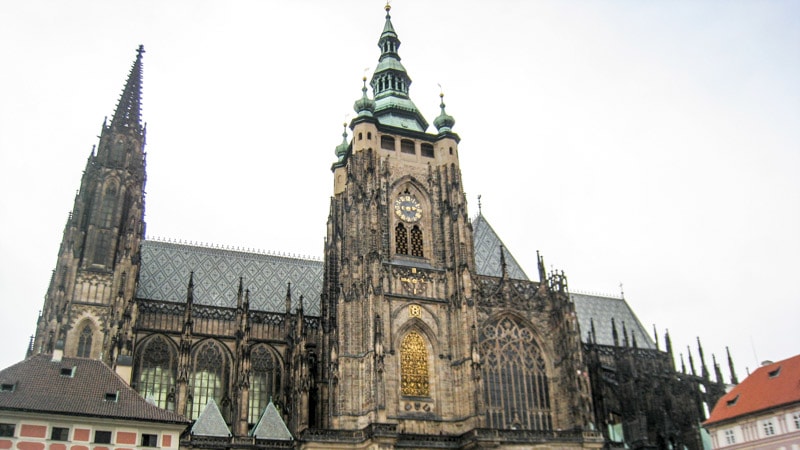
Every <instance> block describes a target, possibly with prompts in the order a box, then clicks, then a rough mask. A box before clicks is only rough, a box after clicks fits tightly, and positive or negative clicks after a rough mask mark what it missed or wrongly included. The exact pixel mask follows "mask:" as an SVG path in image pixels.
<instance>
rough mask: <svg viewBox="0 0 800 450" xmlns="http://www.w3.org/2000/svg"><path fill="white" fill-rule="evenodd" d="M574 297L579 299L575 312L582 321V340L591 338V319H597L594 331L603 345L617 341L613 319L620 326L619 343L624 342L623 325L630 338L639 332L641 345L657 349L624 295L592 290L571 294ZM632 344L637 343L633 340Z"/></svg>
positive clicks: (579, 321) (637, 341)
mask: <svg viewBox="0 0 800 450" xmlns="http://www.w3.org/2000/svg"><path fill="white" fill-rule="evenodd" d="M570 298H572V301H573V302H575V313H576V314H577V315H578V323H579V324H580V327H581V340H582V341H583V342H586V341H587V335H588V333H589V331H590V330H591V329H592V325H591V322H592V321H594V331H595V334H596V341H597V343H598V344H601V345H614V338H613V334H612V331H611V319H612V318H613V319H614V322H615V323H616V326H617V334H618V336H619V343H620V345H622V343H623V341H624V337H623V335H622V325H623V324H625V329H626V330H627V331H628V335H629V336H631V337H630V338H629V339H631V340H632V339H633V337H632V336H633V335H635V336H636V345H637V346H638V347H639V348H650V349H655V348H656V345H655V343H654V342H653V340H652V339H651V338H650V335H648V334H647V331H645V329H644V327H642V324H641V322H639V319H638V318H637V317H636V314H634V313H633V310H632V309H631V307H630V306H629V305H628V302H626V301H625V299H622V298H613V297H603V296H598V295H589V294H570ZM631 345H633V344H632V343H631Z"/></svg>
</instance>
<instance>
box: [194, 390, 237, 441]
mask: <svg viewBox="0 0 800 450" xmlns="http://www.w3.org/2000/svg"><path fill="white" fill-rule="evenodd" d="M192 434H193V435H195V436H214V437H228V436H230V435H231V432H230V430H229V429H228V425H227V424H226V423H225V419H224V418H223V417H222V413H221V412H220V411H219V407H218V406H217V402H215V401H214V399H213V398H210V399H208V403H206V407H205V408H203V411H202V412H201V413H200V416H199V417H198V418H197V420H196V421H195V422H194V425H192Z"/></svg>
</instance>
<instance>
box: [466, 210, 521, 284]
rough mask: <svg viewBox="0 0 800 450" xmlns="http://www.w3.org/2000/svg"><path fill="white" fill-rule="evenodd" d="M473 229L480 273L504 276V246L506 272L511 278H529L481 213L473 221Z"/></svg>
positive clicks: (476, 262) (477, 267) (476, 263)
mask: <svg viewBox="0 0 800 450" xmlns="http://www.w3.org/2000/svg"><path fill="white" fill-rule="evenodd" d="M472 230H473V233H474V237H473V240H474V242H475V268H476V270H477V272H478V275H488V276H491V277H499V276H502V275H503V273H502V269H501V267H500V246H501V245H502V246H503V253H504V254H505V258H506V272H507V273H508V277H509V278H513V279H515V280H527V279H528V276H527V275H525V271H524V270H522V267H521V266H520V265H519V263H518V262H517V260H516V259H514V257H513V256H512V255H511V252H509V251H508V248H506V246H505V245H503V241H501V240H500V237H499V236H497V233H495V232H494V229H492V226H491V225H489V222H487V221H486V219H485V218H484V217H483V215H482V214H479V215H478V217H476V218H475V220H473V221H472Z"/></svg>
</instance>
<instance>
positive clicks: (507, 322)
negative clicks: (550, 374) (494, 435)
mask: <svg viewBox="0 0 800 450" xmlns="http://www.w3.org/2000/svg"><path fill="white" fill-rule="evenodd" d="M480 341H481V344H480V348H481V353H482V355H481V356H482V360H483V377H484V380H485V383H484V387H485V396H486V406H487V413H486V416H487V422H488V423H487V426H488V427H490V428H500V429H522V430H552V428H553V423H552V418H551V414H550V389H549V385H548V379H547V368H546V366H545V362H544V358H543V357H542V352H541V350H540V348H539V345H538V344H537V343H536V340H535V339H534V337H533V333H532V331H531V330H530V329H529V328H528V327H526V326H525V325H523V324H522V323H520V322H519V321H518V320H516V319H514V318H510V317H506V318H503V319H501V320H499V321H497V322H492V323H488V324H485V325H484V326H483V327H482V328H481V336H480Z"/></svg>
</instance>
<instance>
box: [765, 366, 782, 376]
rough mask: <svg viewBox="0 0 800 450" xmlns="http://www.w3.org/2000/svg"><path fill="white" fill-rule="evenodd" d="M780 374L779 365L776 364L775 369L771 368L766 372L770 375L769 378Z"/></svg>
mask: <svg viewBox="0 0 800 450" xmlns="http://www.w3.org/2000/svg"><path fill="white" fill-rule="evenodd" d="M780 374H781V366H778V368H777V369H775V370H773V371H770V372H769V373H768V375H769V377H770V378H775V377H777V376H778V375H780Z"/></svg>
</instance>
